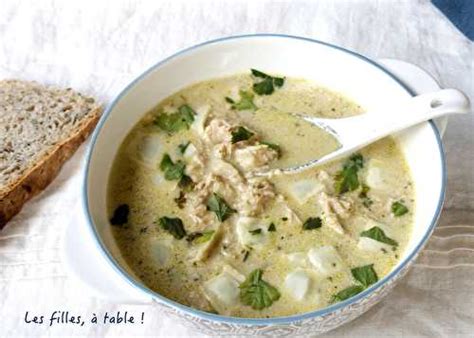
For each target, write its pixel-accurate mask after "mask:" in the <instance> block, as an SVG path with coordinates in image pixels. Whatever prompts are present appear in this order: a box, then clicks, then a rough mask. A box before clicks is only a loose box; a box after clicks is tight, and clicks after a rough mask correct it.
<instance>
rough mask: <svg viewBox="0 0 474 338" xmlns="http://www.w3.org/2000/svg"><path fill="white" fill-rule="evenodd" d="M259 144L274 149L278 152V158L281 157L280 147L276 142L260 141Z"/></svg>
mask: <svg viewBox="0 0 474 338" xmlns="http://www.w3.org/2000/svg"><path fill="white" fill-rule="evenodd" d="M260 144H263V145H266V146H267V147H268V148H270V149H273V150H275V151H276V152H277V154H278V158H280V157H281V148H280V146H279V145H278V144H275V143H270V142H260Z"/></svg>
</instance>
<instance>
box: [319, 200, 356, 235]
mask: <svg viewBox="0 0 474 338" xmlns="http://www.w3.org/2000/svg"><path fill="white" fill-rule="evenodd" d="M318 202H319V204H320V205H321V209H322V210H323V213H324V214H323V217H324V220H325V223H326V224H327V225H328V226H329V227H330V228H331V229H333V230H334V231H336V232H337V233H340V234H343V233H344V228H343V227H342V225H341V223H340V221H339V217H340V218H342V219H345V218H348V217H349V216H350V214H351V211H352V202H351V201H349V200H346V199H344V198H342V197H333V196H328V194H326V193H325V192H321V193H320V194H319V199H318Z"/></svg>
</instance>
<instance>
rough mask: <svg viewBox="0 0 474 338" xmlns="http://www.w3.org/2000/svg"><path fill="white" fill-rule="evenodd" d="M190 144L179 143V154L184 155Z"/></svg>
mask: <svg viewBox="0 0 474 338" xmlns="http://www.w3.org/2000/svg"><path fill="white" fill-rule="evenodd" d="M190 144H191V142H190V141H188V142H186V143H181V144H180V145H178V149H179V152H180V153H181V154H184V153H185V152H186V149H187V148H188V146H189V145H190Z"/></svg>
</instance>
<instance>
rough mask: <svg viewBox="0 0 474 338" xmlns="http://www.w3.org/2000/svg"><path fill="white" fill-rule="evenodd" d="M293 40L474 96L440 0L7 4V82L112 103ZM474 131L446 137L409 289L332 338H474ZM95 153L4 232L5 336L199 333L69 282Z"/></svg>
mask: <svg viewBox="0 0 474 338" xmlns="http://www.w3.org/2000/svg"><path fill="white" fill-rule="evenodd" d="M257 32H259V33H263V32H267V33H284V34H293V35H300V36H306V37H311V38H315V39H320V40H323V41H327V42H330V43H334V44H338V45H341V46H343V47H347V48H350V49H354V50H356V51H358V52H361V53H363V54H366V55H367V56H369V57H373V58H383V57H390V58H398V59H401V60H405V61H409V62H412V63H415V64H417V65H419V66H421V67H423V68H424V69H426V70H427V71H429V72H430V73H432V74H433V75H434V76H435V77H436V78H437V79H438V80H439V81H440V83H441V84H442V85H443V86H444V87H455V88H458V89H461V90H463V91H464V92H466V93H467V94H468V95H469V96H470V97H471V99H473V98H474V87H473V44H472V42H470V41H469V40H468V39H467V38H465V37H464V36H463V35H462V34H461V33H459V32H458V31H457V30H456V28H455V27H454V26H453V25H452V24H451V23H450V22H449V21H448V20H447V19H446V18H445V17H444V16H443V15H442V14H441V13H440V12H438V10H437V9H436V8H434V7H433V6H432V5H431V4H430V3H429V2H428V1H329V0H328V1H318V2H316V1H291V2H290V1H265V0H260V1H252V0H248V1H214V2H211V1H191V0H188V1H171V0H170V1H141V2H133V1H128V2H125V1H110V2H100V1H97V0H96V1H80V2H72V1H62V2H61V1H18V0H12V1H9V0H7V1H5V0H2V1H1V2H0V78H23V79H29V80H37V81H39V82H42V83H47V84H56V85H64V86H71V87H74V88H76V89H78V90H81V91H83V92H85V93H89V94H92V95H95V96H97V97H98V98H99V99H101V100H102V101H103V102H105V103H107V102H109V101H110V100H111V99H112V98H113V97H114V96H115V95H116V94H117V93H118V92H119V91H120V90H121V89H122V88H123V87H124V86H125V85H126V84H127V83H128V82H129V81H131V80H132V79H133V78H135V77H136V76H137V75H138V74H140V73H141V72H142V71H143V70H145V69H146V68H148V67H149V66H151V65H152V64H154V63H155V62H157V61H158V60H160V59H162V58H164V57H165V56H168V55H170V54H172V53H174V52H176V51H178V50H180V49H182V48H184V47H188V46H190V45H193V44H195V43H198V42H203V41H206V40H209V39H213V38H218V37H222V36H227V35H236V34H248V33H257ZM473 128H474V122H473V116H472V115H470V116H463V117H457V118H455V119H454V118H453V119H452V120H451V121H450V123H449V125H448V129H447V132H446V135H445V140H444V141H445V146H446V152H447V161H448V194H447V198H446V203H445V207H444V211H443V214H442V217H441V220H440V222H439V225H438V227H437V229H436V230H435V233H434V236H433V237H432V238H431V240H430V242H429V244H428V246H427V248H426V249H425V250H424V251H423V253H422V254H421V256H420V258H419V259H418V261H417V264H416V265H415V267H414V268H413V269H412V270H411V272H410V273H409V275H408V276H407V277H406V278H405V279H404V280H403V281H402V282H401V283H400V285H399V286H397V287H396V288H395V290H394V291H393V292H392V293H391V294H390V295H389V296H388V297H387V298H386V299H385V300H384V301H382V302H381V303H380V304H378V305H377V306H375V307H374V308H373V309H371V310H370V311H369V312H367V313H366V314H364V315H363V316H361V317H360V318H358V319H356V320H355V321H353V322H352V323H350V324H348V325H345V326H343V327H341V328H339V329H337V330H335V331H333V332H331V333H328V334H327V336H331V337H348V336H351V337H381V336H384V337H415V336H419V337H474V291H473V290H474V174H473V173H474V171H473V169H472V168H473V167H474V151H473V149H474V132H473ZM83 159H84V147H81V149H80V150H79V151H78V152H77V154H76V155H75V156H74V157H73V158H72V159H71V160H70V161H69V162H68V163H67V164H66V165H65V167H64V168H63V170H62V171H61V173H60V175H59V177H58V178H57V179H56V180H55V181H54V182H53V183H52V184H51V186H50V187H49V188H48V189H46V191H44V192H43V193H42V194H40V195H39V196H37V197H36V198H34V199H33V200H32V201H31V202H30V203H29V204H28V205H27V206H26V207H25V208H24V209H23V211H22V212H21V213H20V214H19V215H18V216H17V217H15V218H14V219H13V220H12V221H11V222H10V223H9V224H8V225H7V227H6V228H5V229H4V230H3V231H2V232H0V335H3V336H5V337H19V336H49V335H51V336H66V335H76V336H77V335H87V336H94V335H98V336H103V335H107V336H130V335H143V336H163V337H170V336H191V335H196V334H195V333H192V332H189V331H187V330H186V329H185V328H183V327H181V326H179V325H177V324H176V323H174V322H172V321H171V320H170V319H168V318H166V317H162V316H161V315H160V314H159V313H158V311H157V309H156V308H155V307H154V306H148V305H133V304H117V303H113V302H110V301H105V300H102V299H99V298H95V297H93V295H92V294H90V293H89V292H88V290H87V289H84V288H81V286H80V285H79V284H78V283H77V282H76V280H75V279H74V278H73V277H72V276H70V275H68V274H67V269H66V267H65V265H64V260H63V257H62V245H63V243H64V241H63V235H64V231H65V226H66V224H67V223H68V222H69V217H71V215H72V214H71V213H70V212H69V211H70V210H71V209H72V208H76V207H77V203H78V201H79V189H80V182H79V173H80V169H81V165H82V163H83ZM55 310H62V311H67V310H69V312H70V314H71V315H74V314H78V315H82V316H87V317H89V316H90V315H92V314H93V313H95V314H97V315H99V316H100V315H102V314H103V313H104V312H106V311H107V312H109V313H111V312H114V311H121V312H124V311H129V312H133V313H134V314H140V313H141V312H142V311H143V312H145V318H144V324H135V325H120V324H115V325H91V324H87V323H86V324H85V325H84V326H82V327H77V326H75V325H54V326H52V327H49V326H48V324H42V325H39V324H31V323H30V324H26V323H25V322H24V316H25V312H26V311H29V313H30V315H35V314H36V315H44V316H47V317H48V316H49V315H50V313H51V312H53V311H55Z"/></svg>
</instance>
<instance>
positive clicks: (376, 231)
mask: <svg viewBox="0 0 474 338" xmlns="http://www.w3.org/2000/svg"><path fill="white" fill-rule="evenodd" d="M360 237H368V238H372V239H373V240H376V241H377V242H381V243H385V244H389V245H393V246H397V245H398V242H397V241H395V240H393V239H391V238H390V237H387V235H385V232H384V231H383V230H382V229H380V228H379V227H373V228H370V229H369V230H366V231H362V232H361V233H360Z"/></svg>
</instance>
